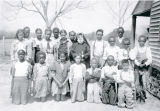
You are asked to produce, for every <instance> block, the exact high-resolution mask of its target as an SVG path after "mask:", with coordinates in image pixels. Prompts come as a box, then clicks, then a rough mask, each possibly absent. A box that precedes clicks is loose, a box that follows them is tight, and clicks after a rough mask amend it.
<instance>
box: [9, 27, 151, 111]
mask: <svg viewBox="0 0 160 111" xmlns="http://www.w3.org/2000/svg"><path fill="white" fill-rule="evenodd" d="M27 32H28V33H29V27H25V28H24V29H23V30H18V31H17V34H16V38H17V40H16V41H15V42H13V44H12V49H11V59H12V61H13V62H12V63H13V67H12V68H11V74H12V76H13V80H12V87H11V96H12V102H13V103H14V104H26V103H27V92H28V90H27V89H30V87H31V86H32V85H31V81H33V83H34V85H33V86H34V90H35V91H34V92H35V94H34V96H35V97H36V98H40V99H41V101H45V100H46V97H47V95H48V94H49V93H51V94H52V96H55V99H56V100H57V101H60V100H62V101H63V100H65V95H66V94H67V92H70V95H71V101H72V102H75V101H84V100H85V99H87V101H88V102H95V103H101V102H102V103H104V104H112V105H116V104H118V106H119V107H127V108H133V89H134V88H135V86H136V87H137V86H139V87H140V88H136V89H139V90H138V91H137V92H141V91H142V90H143V92H144V95H145V88H146V87H145V86H146V80H145V75H146V74H145V73H144V70H145V71H146V70H147V68H148V66H149V65H150V64H151V62H152V56H151V51H150V48H149V47H148V46H147V47H146V46H145V42H146V37H145V36H140V37H139V39H138V42H139V45H138V46H135V47H134V48H133V49H131V48H130V45H131V42H130V39H128V38H125V37H123V33H124V29H123V28H122V27H119V28H118V37H113V36H111V37H109V38H108V41H104V40H103V39H102V37H103V30H102V29H98V30H97V31H96V36H97V40H95V41H93V42H91V43H90V44H89V43H88V42H87V40H86V38H85V37H84V34H82V33H79V34H77V35H76V33H75V32H74V31H71V32H70V33H69V38H67V37H66V36H67V32H66V31H65V30H61V31H59V29H58V28H54V29H53V36H54V37H52V38H51V34H52V31H51V30H50V29H46V30H45V34H44V35H45V38H42V30H41V29H37V30H36V36H37V38H36V39H35V40H34V42H33V40H31V39H30V38H29V34H28V36H27ZM59 32H60V36H61V37H59ZM24 38H27V40H25V39H24ZM29 41H32V42H29ZM22 55H24V56H26V57H25V58H24V57H22ZM35 55H37V56H35ZM22 58H24V60H21V59H22ZM33 60H34V62H35V63H36V64H33ZM90 60H91V61H90ZM26 61H28V62H26ZM132 61H134V62H132ZM20 64H24V65H20ZM25 64H27V65H25ZM18 65H19V66H20V67H18ZM134 65H135V67H133V66H134ZM21 67H23V70H22V68H21ZM31 67H33V71H32V68H31ZM133 68H135V70H136V71H135V72H137V73H135V74H134V69H133ZM32 72H33V73H32ZM26 77H27V78H26ZM24 78H25V80H26V87H24V85H23V84H21V82H22V81H24ZM27 80H28V84H27ZM141 82H142V83H141ZM24 83H25V82H24ZM28 87H29V88H28ZM23 88H26V90H24V89H23ZM21 90H23V91H24V92H25V91H27V92H25V93H24V92H23V91H21ZM117 96H118V97H117ZM117 100H118V101H117Z"/></svg>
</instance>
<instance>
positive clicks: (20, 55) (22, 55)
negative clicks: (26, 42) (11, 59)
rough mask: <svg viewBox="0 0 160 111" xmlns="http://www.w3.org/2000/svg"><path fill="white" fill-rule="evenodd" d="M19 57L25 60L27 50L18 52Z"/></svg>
mask: <svg viewBox="0 0 160 111" xmlns="http://www.w3.org/2000/svg"><path fill="white" fill-rule="evenodd" d="M18 58H19V60H20V61H23V60H24V59H25V52H24V51H19V52H18Z"/></svg>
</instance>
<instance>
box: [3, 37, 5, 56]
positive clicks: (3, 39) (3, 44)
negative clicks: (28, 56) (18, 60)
mask: <svg viewBox="0 0 160 111" xmlns="http://www.w3.org/2000/svg"><path fill="white" fill-rule="evenodd" d="M3 56H5V36H3Z"/></svg>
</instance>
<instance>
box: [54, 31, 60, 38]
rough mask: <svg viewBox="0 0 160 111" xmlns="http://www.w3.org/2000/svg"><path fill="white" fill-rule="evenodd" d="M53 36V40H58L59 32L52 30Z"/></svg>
mask: <svg viewBox="0 0 160 111" xmlns="http://www.w3.org/2000/svg"><path fill="white" fill-rule="evenodd" d="M53 35H54V37H55V38H58V37H59V30H58V29H55V30H53Z"/></svg>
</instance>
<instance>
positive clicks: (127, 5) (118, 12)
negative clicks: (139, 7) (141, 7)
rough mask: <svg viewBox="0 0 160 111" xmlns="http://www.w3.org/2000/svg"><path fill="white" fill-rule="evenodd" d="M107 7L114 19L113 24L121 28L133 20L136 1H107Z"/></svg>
mask: <svg viewBox="0 0 160 111" xmlns="http://www.w3.org/2000/svg"><path fill="white" fill-rule="evenodd" d="M105 1H106V6H107V7H108V8H109V9H110V12H109V13H110V14H111V16H112V17H113V19H112V20H113V23H114V24H115V25H116V26H118V27H121V26H123V25H124V24H125V23H126V22H127V21H128V20H129V19H130V18H131V11H132V10H131V8H132V6H133V4H134V2H135V1H133V0H116V2H115V1H111V0H105Z"/></svg>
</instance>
